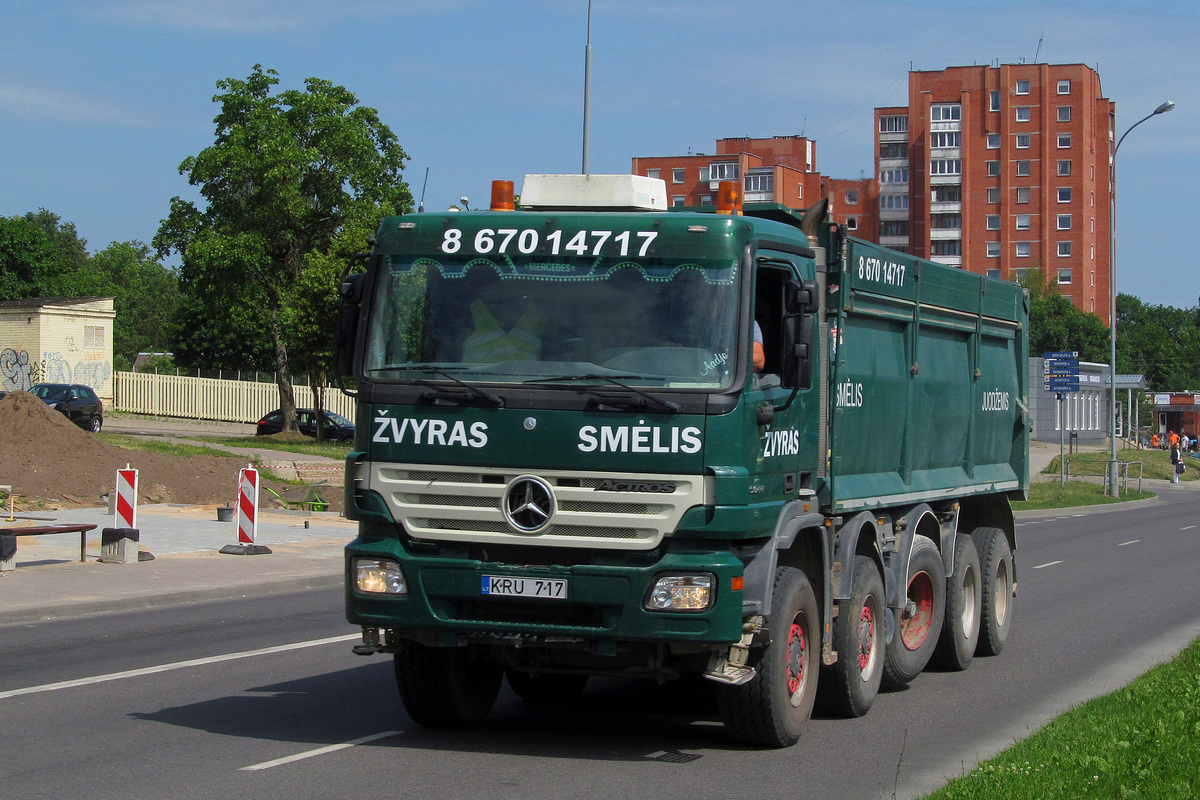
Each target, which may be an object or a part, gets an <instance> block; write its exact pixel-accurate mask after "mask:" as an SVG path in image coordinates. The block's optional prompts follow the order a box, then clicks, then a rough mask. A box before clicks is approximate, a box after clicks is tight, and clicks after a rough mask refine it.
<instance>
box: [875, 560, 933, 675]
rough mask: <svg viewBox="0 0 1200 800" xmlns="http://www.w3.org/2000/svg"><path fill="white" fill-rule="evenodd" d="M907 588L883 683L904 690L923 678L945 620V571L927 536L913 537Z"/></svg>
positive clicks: (887, 651) (886, 652)
mask: <svg viewBox="0 0 1200 800" xmlns="http://www.w3.org/2000/svg"><path fill="white" fill-rule="evenodd" d="M907 586H908V591H907V593H906V595H905V599H904V608H902V609H901V610H900V613H899V614H898V617H899V624H898V625H897V626H896V635H895V636H893V637H892V641H891V642H890V643H889V644H888V646H887V648H886V650H885V658H884V661H883V681H884V683H885V684H886V685H888V686H903V685H904V684H906V683H908V682H909V681H911V680H912V679H913V678H915V677H917V676H918V675H920V674H921V670H923V669H925V665H926V664H928V663H929V658H930V656H932V655H933V649H934V648H935V647H937V642H938V635H939V634H940V633H941V631H942V621H943V620H944V619H945V617H946V568H945V566H943V564H942V554H941V553H940V552H939V551H938V549H937V545H935V544H934V543H933V540H932V539H930V538H929V537H928V536H914V537H913V548H912V555H911V556H910V557H909V559H908V582H907Z"/></svg>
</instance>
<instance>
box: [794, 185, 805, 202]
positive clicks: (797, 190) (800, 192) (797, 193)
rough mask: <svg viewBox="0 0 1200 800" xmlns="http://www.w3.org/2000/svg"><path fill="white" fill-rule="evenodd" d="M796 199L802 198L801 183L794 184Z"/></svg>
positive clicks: (802, 186) (802, 188)
mask: <svg viewBox="0 0 1200 800" xmlns="http://www.w3.org/2000/svg"><path fill="white" fill-rule="evenodd" d="M796 199H797V200H803V199H804V184H803V183H801V184H799V185H798V186H796Z"/></svg>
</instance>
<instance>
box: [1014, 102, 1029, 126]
mask: <svg viewBox="0 0 1200 800" xmlns="http://www.w3.org/2000/svg"><path fill="white" fill-rule="evenodd" d="M1016 112H1017V122H1029V118H1030V115H1029V106H1017V107H1016Z"/></svg>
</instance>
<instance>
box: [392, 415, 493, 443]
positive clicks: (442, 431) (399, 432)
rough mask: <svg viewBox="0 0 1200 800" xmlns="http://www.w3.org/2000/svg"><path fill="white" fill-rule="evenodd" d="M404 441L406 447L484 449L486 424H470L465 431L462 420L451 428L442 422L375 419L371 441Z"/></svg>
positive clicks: (465, 427) (405, 418)
mask: <svg viewBox="0 0 1200 800" xmlns="http://www.w3.org/2000/svg"><path fill="white" fill-rule="evenodd" d="M405 439H407V440H408V442H409V444H424V445H432V446H434V447H484V446H486V445H487V443H488V436H487V423H486V422H472V423H471V427H470V428H467V424H466V423H465V422H463V421H462V420H459V421H457V422H455V423H454V424H453V425H451V424H450V423H448V422H446V420H444V419H410V418H408V417H404V418H401V419H397V418H395V417H376V418H375V435H374V436H372V437H371V441H372V442H379V443H380V444H389V443H391V444H404V441H405Z"/></svg>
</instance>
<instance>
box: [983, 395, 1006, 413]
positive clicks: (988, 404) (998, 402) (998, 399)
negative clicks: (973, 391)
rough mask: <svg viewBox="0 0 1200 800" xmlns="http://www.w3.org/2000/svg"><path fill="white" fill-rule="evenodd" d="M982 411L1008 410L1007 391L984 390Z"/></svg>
mask: <svg viewBox="0 0 1200 800" xmlns="http://www.w3.org/2000/svg"><path fill="white" fill-rule="evenodd" d="M982 410H984V411H1008V392H984V393H983V409H982Z"/></svg>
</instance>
